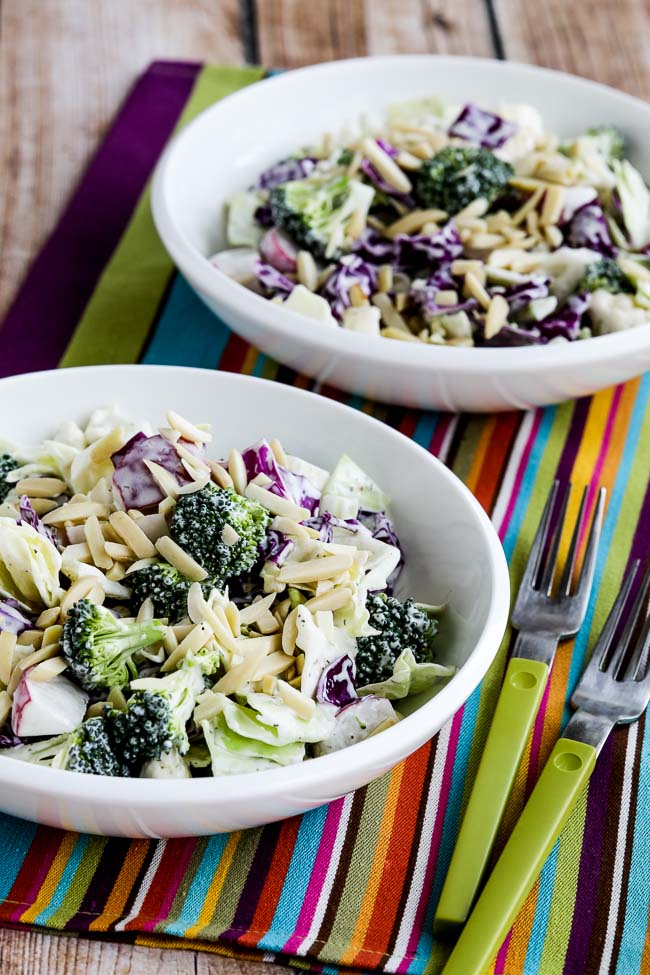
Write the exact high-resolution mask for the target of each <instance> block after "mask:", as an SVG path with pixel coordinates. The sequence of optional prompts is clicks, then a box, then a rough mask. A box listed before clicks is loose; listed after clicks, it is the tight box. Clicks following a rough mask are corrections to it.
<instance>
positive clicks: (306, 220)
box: [269, 175, 374, 260]
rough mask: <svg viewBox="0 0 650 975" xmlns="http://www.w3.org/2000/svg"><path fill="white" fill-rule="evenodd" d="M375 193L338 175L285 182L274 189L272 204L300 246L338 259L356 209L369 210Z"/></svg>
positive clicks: (277, 220)
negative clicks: (347, 226) (346, 231)
mask: <svg viewBox="0 0 650 975" xmlns="http://www.w3.org/2000/svg"><path fill="white" fill-rule="evenodd" d="M373 195H374V191H373V189H372V187H369V186H365V185H364V184H362V183H360V182H358V181H357V180H352V179H350V178H349V177H348V176H345V175H343V176H341V175H337V176H334V177H332V176H328V177H326V178H320V179H314V178H311V179H296V180H292V181H291V182H290V183H283V184H282V185H281V186H276V187H274V188H273V189H272V190H271V195H270V197H269V203H270V205H271V213H272V214H273V219H274V221H275V223H276V224H277V225H278V226H279V227H282V229H283V230H284V231H286V233H288V234H289V236H290V237H292V238H293V240H294V241H295V243H296V244H297V245H298V246H299V247H301V248H303V249H304V250H308V251H310V252H311V253H312V254H313V255H314V257H318V258H322V259H324V258H325V257H327V258H328V259H329V258H332V259H334V260H337V259H338V258H339V257H340V256H341V254H342V244H343V239H344V236H345V226H346V223H347V222H348V221H349V219H350V217H351V216H352V214H353V213H354V211H355V210H357V209H359V208H365V211H366V212H367V210H368V207H369V206H370V203H371V202H372V198H373ZM332 241H334V244H333V245H332Z"/></svg>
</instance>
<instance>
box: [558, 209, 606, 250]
mask: <svg viewBox="0 0 650 975" xmlns="http://www.w3.org/2000/svg"><path fill="white" fill-rule="evenodd" d="M564 233H565V238H566V241H567V243H568V244H569V245H570V246H571V247H589V248H590V249H591V250H593V251H598V253H599V254H603V255H604V256H605V257H616V255H617V253H618V250H617V249H616V247H615V246H614V242H613V240H612V237H611V234H610V232H609V226H608V223H607V218H606V217H605V214H604V213H603V208H602V207H601V205H600V203H598V202H597V201H594V202H592V203H585V204H584V206H581V207H579V208H578V209H577V210H576V212H575V213H574V215H573V217H572V218H571V220H570V221H569V223H568V224H567V225H566V227H565V228H564Z"/></svg>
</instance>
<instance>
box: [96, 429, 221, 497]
mask: <svg viewBox="0 0 650 975" xmlns="http://www.w3.org/2000/svg"><path fill="white" fill-rule="evenodd" d="M183 446H184V447H185V448H186V449H187V450H189V451H191V452H192V453H196V454H197V455H198V456H201V455H202V453H203V451H202V449H200V448H198V447H197V446H196V444H194V443H190V442H189V441H183ZM111 460H112V461H113V467H114V468H115V470H114V472H113V487H114V488H115V490H116V491H117V493H118V495H119V497H120V499H121V501H122V504H123V505H124V507H125V508H136V509H137V510H138V511H145V510H147V509H148V508H153V507H154V506H155V505H157V504H159V503H160V502H161V501H162V500H163V498H164V497H165V495H164V494H163V492H162V491H161V489H160V488H159V487H158V485H157V484H156V482H155V480H154V478H153V475H152V474H151V472H150V471H149V469H148V468H147V466H146V465H145V463H144V462H145V460H149V461H152V462H153V463H155V464H159V465H160V466H161V467H164V468H165V470H166V471H169V473H170V474H172V475H173V477H174V478H175V479H176V481H177V482H178V483H179V484H188V483H189V482H190V480H191V478H190V475H189V474H188V473H187V471H186V470H185V468H184V467H183V464H182V462H181V458H180V457H179V456H178V451H177V450H176V447H175V446H174V444H173V443H170V442H169V440H166V439H165V438H164V437H161V436H159V435H158V434H156V436H155V437H148V436H147V435H146V434H144V433H141V432H140V433H136V434H134V435H133V436H132V437H131V439H130V440H129V441H128V442H127V443H126V444H125V445H124V446H123V447H122V448H121V449H120V450H117V451H116V452H115V453H114V454H113V455H112V457H111Z"/></svg>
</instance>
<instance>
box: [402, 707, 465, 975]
mask: <svg viewBox="0 0 650 975" xmlns="http://www.w3.org/2000/svg"><path fill="white" fill-rule="evenodd" d="M464 710H465V709H464V707H463V708H461V709H460V711H458V712H457V713H456V714H455V715H454V717H453V719H452V723H451V731H450V733H449V742H448V744H447V754H446V755H445V767H444V769H443V773H442V782H441V784H440V794H439V796H438V802H437V805H436V818H435V822H434V824H433V833H432V835H431V849H430V851H429V856H428V857H427V868H426V872H425V875H424V883H423V884H422V896H421V897H420V901H419V903H418V906H417V909H416V912H415V918H414V921H413V927H412V929H411V934H410V936H409V940H408V945H407V946H406V951H405V952H404V957H403V958H402V960H401V962H400V963H399V965H398V966H397V968H396V969H395V970H396V971H397V972H406V971H408V968H409V965H410V964H411V961H412V960H413V956H414V955H415V953H416V951H417V947H418V941H419V940H420V935H421V934H422V928H423V924H424V915H425V912H426V909H427V904H428V901H429V897H430V896H431V888H432V887H433V878H434V874H435V872H436V866H437V863H438V852H439V850H440V840H441V838H442V828H443V825H444V821H445V814H446V813H447V804H448V802H449V791H450V789H451V780H452V777H453V774H454V763H455V760H456V748H457V747H458V739H459V738H460V729H461V727H462V724H463V712H464Z"/></svg>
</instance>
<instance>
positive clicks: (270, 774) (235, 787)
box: [0, 364, 510, 808]
mask: <svg viewBox="0 0 650 975" xmlns="http://www.w3.org/2000/svg"><path fill="white" fill-rule="evenodd" d="M142 370H147V371H148V372H151V373H157V374H159V375H160V376H161V379H165V378H167V379H168V380H169V381H171V378H172V377H173V375H174V374H177V373H178V372H179V371H182V372H183V373H190V374H197V375H201V376H205V375H206V374H212V375H213V377H214V382H216V383H224V384H225V385H230V384H232V385H233V386H244V387H245V386H248V385H251V384H255V385H257V386H260V385H261V386H266V387H273V388H274V389H276V390H278V389H280V390H282V393H281V395H285V396H287V397H288V398H289V399H293V400H295V401H296V405H297V406H299V404H300V403H301V402H304V401H305V399H310V398H312V397H314V396H316V395H317V394H315V393H312V392H309V391H308V390H303V389H299V388H297V387H295V386H288V385H285V384H283V383H277V382H273V381H271V380H268V379H261V378H259V377H256V376H245V375H241V374H240V373H227V372H218V371H217V370H209V369H198V368H194V367H189V366H159V365H139V364H136V365H100V366H79V367H73V368H70V369H65V370H63V369H50V370H43V371H41V372H33V373H23V374H21V375H19V376H11V377H8V378H6V379H1V380H0V389H4V388H6V387H7V386H13V385H20V384H21V383H25V382H30V381H34V380H35V377H43V376H53V375H57V376H60V377H61V381H62V382H65V377H66V375H68V374H79V373H83V374H85V375H87V376H88V379H89V381H92V376H93V374H95V373H98V372H104V373H105V372H121V373H122V374H124V375H125V376H127V377H129V376H133V375H136V374H141V373H142ZM318 398H319V399H323V400H326V398H325V397H318ZM326 404H327V405H326V409H328V410H331V411H332V412H334V413H340V414H342V415H345V416H348V417H350V415H351V414H353V415H354V417H355V422H358V423H361V425H362V426H365V427H366V428H371V429H374V430H376V429H377V427H380V428H381V430H382V432H383V435H385V437H386V439H387V441H388V443H389V444H390V443H401V442H402V441H403V440H406V441H407V442H408V443H409V444H410V445H411V447H412V449H413V450H414V452H415V453H418V454H420V455H424V456H425V457H426V458H427V462H428V463H432V464H433V465H434V466H436V467H437V468H438V470H439V473H440V474H441V475H442V477H443V478H444V479H445V480H446V481H447V483H448V484H449V486H450V488H451V489H452V490H453V491H455V492H456V493H457V494H459V495H460V496H461V498H462V499H463V500H464V502H465V504H466V505H467V506H468V509H469V512H470V513H471V514H472V515H473V517H474V519H475V521H476V529H477V530H478V531H480V532H481V534H482V536H483V539H484V541H485V544H486V555H487V559H488V564H487V565H486V568H485V571H486V572H489V574H490V576H491V578H492V580H493V586H492V594H491V599H490V604H489V609H488V613H487V618H486V621H485V625H484V627H483V631H482V633H481V635H480V637H479V639H478V641H477V643H476V645H475V646H474V648H473V650H472V652H471V654H470V656H469V658H468V660H467V661H466V662H465V663H464V664H463V665H462V667H461V668H459V670H458V672H457V673H456V674H455V675H454V677H452V679H451V680H450V681H449V682H448V683H447V684H446V685H445V686H444V687H443V688H442V689H441V690H440V691H439V692H438V693H437V694H436V695H435V696H434V697H433V698H432V699H431V700H430V701H427V702H426V703H425V704H423V705H421V707H419V708H418V709H417V711H415V712H413V713H412V714H410V715H407V716H406V717H405V718H404V719H403V720H402V721H400V722H399V723H398V724H397V725H394V726H393V727H391V728H388V729H387V730H386V731H383V732H382V733H381V735H377V736H375V737H372V738H367V739H365V740H364V741H361V742H357V743H356V744H354V745H349V746H348V747H347V748H345V749H342V750H341V751H340V752H333V753H331V754H329V755H323V756H320V757H318V758H315V759H309V760H308V761H305V762H301V763H299V764H297V765H290V766H286V767H282V768H278V769H268V770H265V771H261V772H246V773H242V774H239V775H231V776H225V775H224V776H207V777H205V778H195V779H191V780H190V779H187V780H185V779H184V780H182V781H184V782H187V783H190V782H191V784H190V785H189V789H190V790H191V791H190V792H188V793H185V790H179V789H178V782H179V781H181V780H179V779H139V778H127V777H125V778H114V777H111V776H101V775H78V774H77V775H76V774H74V773H71V772H69V771H66V770H62V769H52V768H47V767H46V768H39V770H38V774H37V775H36V776H35V775H34V767H33V766H31V765H29V764H28V763H23V762H16V761H12V760H11V759H10V758H6V756H4V755H2V754H0V759H2V761H0V784H1V785H3V786H5V787H15V788H20V789H26V790H28V791H29V792H30V793H31V794H33V795H40V796H49V797H53V796H56V797H60V798H77V799H82V800H84V801H86V800H88V801H91V802H97V801H104V800H105V801H109V800H110V801H113V800H114V799H115V798H116V794H118V793H121V792H122V789H124V790H126V792H125V794H124V799H125V800H127V799H130V800H131V801H133V802H134V803H136V804H137V806H138V807H139V808H143V807H147V806H156V805H159V804H160V802H161V801H168V802H179V801H180V802H182V801H185V800H186V799H191V800H192V801H195V802H204V803H205V802H211V803H217V804H218V803H219V797H220V790H221V794H222V795H223V796H224V798H225V799H226V800H227V801H228V802H231V801H242V800H246V801H249V802H250V801H251V800H254V799H256V798H267V797H269V796H273V795H278V794H286V793H290V792H291V790H292V789H293V788H294V787H296V788H298V787H299V788H300V790H301V791H304V789H305V788H314V787H318V786H319V785H327V784H328V782H329V781H330V780H331V781H332V783H334V782H335V781H336V778H337V767H338V769H340V768H341V761H340V756H341V752H346V753H347V754H348V755H350V759H348V760H347V761H348V762H349V761H350V760H353V759H357V761H358V764H359V766H360V767H363V768H371V767H373V765H381V766H383V767H386V768H388V767H391V766H392V765H394V764H395V763H396V762H397V761H399V760H400V759H401V757H402V756H403V754H404V750H405V749H404V737H405V732H408V739H409V741H410V744H409V746H408V754H411V753H412V752H413V751H414V750H415V749H416V748H417V747H419V746H420V745H421V744H422V743H423V742H425V741H428V740H429V739H430V738H431V737H433V734H435V733H436V732H433V733H431V734H425V735H424V736H423V735H422V718H423V717H424V718H425V719H426V716H427V714H428V713H429V712H433V711H434V709H435V712H436V718H435V722H436V723H438V725H439V726H441V725H442V724H444V723H446V721H447V720H449V718H451V717H452V715H453V714H455V713H456V711H458V710H459V709H460V708H461V707H462V706H463V705H464V704H465V702H466V701H467V699H468V698H469V697H470V695H471V694H472V692H473V691H474V690H475V688H476V687H477V686H478V684H479V683H480V681H481V680H482V678H483V677H484V675H485V673H486V672H487V670H488V668H489V667H490V665H491V664H492V662H493V660H494V659H495V657H496V655H497V652H498V649H499V646H500V644H501V639H502V637H503V634H504V632H505V628H506V624H507V620H508V615H509V610H510V579H509V572H508V566H507V562H506V558H505V554H504V551H503V548H502V546H501V543H500V541H499V538H498V536H497V533H496V530H495V529H494V526H493V525H492V522H491V521H490V519H489V518H488V516H487V514H486V513H485V511H484V509H483V508H482V506H481V505H480V503H479V502H478V501H477V500H476V498H475V497H474V495H473V494H472V493H471V491H470V490H469V489H468V488H467V487H466V486H465V484H463V482H462V481H461V480H460V478H458V477H457V475H456V474H454V473H453V472H452V471H451V470H450V469H449V468H448V467H446V466H445V465H444V464H443V463H442V461H440V460H439V459H438V458H437V457H434V456H433V454H430V453H429V451H427V450H425V448H424V447H421V446H420V445H419V444H417V443H415V441H413V440H411V439H410V438H409V437H406V436H405V435H404V434H402V433H400V432H399V431H397V430H394V429H393V428H392V427H389V426H388V425H387V424H385V423H382V422H381V421H380V420H377V419H375V418H374V417H371V416H368V415H367V414H366V413H364V412H362V411H359V410H354V409H353V408H352V407H350V406H346V405H345V404H342V403H338V402H336V401H335V400H330V399H327V400H326ZM441 715H442V717H443V721H442V722H440V720H439V719H440V716H441ZM418 716H419V722H418ZM425 724H426V720H425ZM224 786H225V788H224ZM334 798H336V796H335V795H331V796H329V797H326V798H324V799H323V802H327V801H330V799H334Z"/></svg>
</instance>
